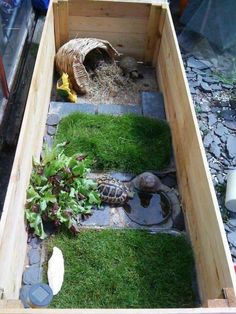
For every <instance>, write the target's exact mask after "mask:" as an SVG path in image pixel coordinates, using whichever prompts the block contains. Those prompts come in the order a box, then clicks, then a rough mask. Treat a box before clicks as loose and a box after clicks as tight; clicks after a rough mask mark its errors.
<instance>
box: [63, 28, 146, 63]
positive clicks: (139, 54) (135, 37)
mask: <svg viewBox="0 0 236 314" xmlns="http://www.w3.org/2000/svg"><path fill="white" fill-rule="evenodd" d="M79 37H80V38H86V37H95V38H101V39H105V40H108V41H109V42H110V43H111V44H112V45H113V47H114V48H115V49H117V51H118V52H119V53H121V54H126V55H131V56H133V57H135V58H137V60H140V61H142V60H144V52H145V49H144V48H145V43H146V36H145V34H143V35H140V34H133V33H130V34H129V35H127V36H123V35H122V34H120V33H104V32H96V31H92V32H91V31H79V32H77V31H76V32H70V38H69V39H73V38H79Z"/></svg>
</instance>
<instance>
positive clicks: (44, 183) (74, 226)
mask: <svg viewBox="0 0 236 314" xmlns="http://www.w3.org/2000/svg"><path fill="white" fill-rule="evenodd" d="M65 146H66V143H62V144H58V145H56V146H55V147H54V148H53V149H52V150H51V151H50V150H49V149H48V148H47V147H45V148H44V150H43V157H42V160H41V162H40V163H38V162H36V161H35V160H33V171H32V174H31V179H30V185H29V187H28V190H27V203H26V208H25V214H26V219H27V221H28V223H29V226H30V227H31V228H32V229H34V232H35V234H36V235H38V236H39V237H40V238H41V239H44V238H45V237H46V233H45V231H44V223H45V222H47V221H53V222H54V224H55V226H60V225H65V226H66V227H67V228H68V229H70V230H71V231H73V232H77V231H78V225H79V221H80V217H81V215H87V214H90V213H91V209H92V207H93V206H94V205H99V204H100V197H99V194H98V192H97V190H96V188H97V185H96V183H95V182H94V181H93V180H91V179H88V178H87V177H86V175H87V174H88V172H89V168H88V162H87V160H86V157H85V156H83V155H78V154H76V155H73V156H71V157H68V156H66V155H65V154H64V147H65Z"/></svg>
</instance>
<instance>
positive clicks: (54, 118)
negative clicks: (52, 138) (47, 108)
mask: <svg viewBox="0 0 236 314" xmlns="http://www.w3.org/2000/svg"><path fill="white" fill-rule="evenodd" d="M59 121H60V117H59V115H58V114H54V113H50V114H49V115H48V117H47V122H46V124H47V125H57V124H58V123H59Z"/></svg>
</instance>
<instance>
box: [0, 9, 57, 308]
mask: <svg viewBox="0 0 236 314" xmlns="http://www.w3.org/2000/svg"><path fill="white" fill-rule="evenodd" d="M54 55H55V44H54V28H53V11H52V4H50V6H49V9H48V13H47V17H46V21H45V25H44V30H43V33H42V38H41V43H40V46H39V50H38V57H37V60H36V63H35V68H34V73H33V78H32V83H31V87H30V91H29V96H28V100H27V104H26V109H25V114H24V119H23V122H22V127H21V132H20V136H19V141H18V146H17V149H16V154H15V159H14V164H13V168H12V172H11V177H10V181H9V186H8V190H7V195H6V199H5V204H4V208H3V213H2V217H1V222H0V269H1V270H2V271H1V272H0V288H2V289H3V290H4V294H3V297H4V298H5V299H16V298H18V295H19V289H20V286H21V279H22V272H23V268H24V260H25V256H26V243H27V233H26V231H25V223H24V205H25V198H26V189H27V186H28V183H29V177H30V173H31V169H32V156H33V155H34V156H36V157H39V155H40V151H41V145H42V139H43V132H44V128H45V120H46V115H47V109H48V104H49V100H50V93H51V88H52V76H53V64H54ZM45 56H46V57H45ZM1 312H2V311H1Z"/></svg>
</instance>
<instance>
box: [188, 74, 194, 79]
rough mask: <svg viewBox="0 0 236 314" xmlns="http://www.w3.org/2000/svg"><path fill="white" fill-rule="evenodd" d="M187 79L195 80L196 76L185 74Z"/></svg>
mask: <svg viewBox="0 0 236 314" xmlns="http://www.w3.org/2000/svg"><path fill="white" fill-rule="evenodd" d="M186 76H187V78H188V79H195V78H196V74H195V73H187V74H186Z"/></svg>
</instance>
